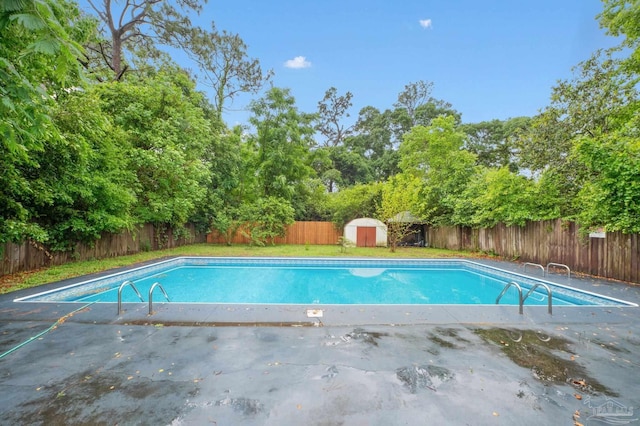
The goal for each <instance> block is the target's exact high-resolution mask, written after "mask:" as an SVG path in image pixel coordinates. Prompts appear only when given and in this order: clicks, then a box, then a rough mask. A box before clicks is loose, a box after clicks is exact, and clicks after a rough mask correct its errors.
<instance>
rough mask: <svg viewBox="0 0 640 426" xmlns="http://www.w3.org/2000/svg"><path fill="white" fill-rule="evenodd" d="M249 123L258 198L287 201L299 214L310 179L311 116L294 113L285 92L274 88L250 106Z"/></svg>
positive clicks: (296, 110) (311, 170)
mask: <svg viewBox="0 0 640 426" xmlns="http://www.w3.org/2000/svg"><path fill="white" fill-rule="evenodd" d="M250 110H251V112H252V113H253V115H252V116H251V118H250V119H249V122H250V123H251V124H252V125H253V126H254V127H255V130H256V133H255V135H252V136H251V138H250V142H251V143H252V144H253V145H254V146H255V147H256V148H255V150H256V157H255V163H254V170H255V173H256V179H257V182H258V188H259V194H260V196H261V197H276V198H281V199H284V200H288V201H289V202H290V203H292V205H294V208H295V209H296V214H297V215H298V214H299V213H301V210H302V207H303V206H302V204H303V202H304V199H305V198H306V197H308V195H309V194H308V192H307V191H306V187H305V180H306V179H307V178H309V177H311V176H312V173H313V169H312V168H311V167H310V166H309V162H308V160H309V149H310V147H311V146H312V144H313V139H312V137H313V134H314V130H313V126H312V122H313V119H314V116H313V115H311V114H305V113H301V112H299V111H298V109H297V108H296V106H295V99H294V97H293V96H291V94H290V93H289V90H288V89H280V88H277V87H274V88H272V89H270V90H269V91H268V92H267V93H266V95H265V96H264V97H263V98H261V99H259V100H256V101H253V102H252V103H251V106H250Z"/></svg>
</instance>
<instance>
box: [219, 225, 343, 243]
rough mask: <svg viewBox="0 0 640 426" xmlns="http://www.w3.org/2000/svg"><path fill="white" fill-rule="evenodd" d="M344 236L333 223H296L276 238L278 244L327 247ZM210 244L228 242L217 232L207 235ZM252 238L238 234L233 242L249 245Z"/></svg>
mask: <svg viewBox="0 0 640 426" xmlns="http://www.w3.org/2000/svg"><path fill="white" fill-rule="evenodd" d="M341 236H342V232H341V231H338V230H337V229H336V228H335V226H334V225H333V223H331V222H294V223H293V224H292V225H290V226H288V227H287V230H286V234H285V236H284V237H282V238H280V237H278V238H276V239H275V241H274V243H276V244H312V245H327V244H336V243H337V242H338V239H339V238H340V237H341ZM207 242H208V243H215V244H224V243H225V242H226V241H225V239H224V237H223V236H221V235H220V234H219V233H217V232H212V233H210V234H209V235H207ZM250 242H251V240H250V238H248V237H246V236H244V235H243V233H242V232H240V231H239V232H237V233H236V235H234V237H233V239H232V240H231V243H232V244H249V243H250Z"/></svg>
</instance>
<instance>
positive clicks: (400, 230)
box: [376, 173, 421, 252]
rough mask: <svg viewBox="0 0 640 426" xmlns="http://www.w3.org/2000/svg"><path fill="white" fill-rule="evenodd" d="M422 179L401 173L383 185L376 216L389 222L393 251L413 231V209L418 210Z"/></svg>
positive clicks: (390, 243) (388, 237)
mask: <svg viewBox="0 0 640 426" xmlns="http://www.w3.org/2000/svg"><path fill="white" fill-rule="evenodd" d="M420 188H421V182H420V179H418V178H417V177H415V176H413V175H409V174H405V173H399V174H397V175H395V176H393V177H391V178H389V180H387V181H386V182H385V183H384V185H383V186H382V202H381V203H380V206H379V208H378V211H377V215H376V217H377V218H378V219H379V220H380V221H382V222H384V223H386V224H387V239H388V241H389V248H390V250H391V251H392V252H394V251H395V250H396V247H397V246H398V244H399V243H400V242H401V241H402V240H403V239H404V238H405V237H407V236H408V235H410V234H412V233H413V230H412V225H413V222H412V221H411V220H409V219H410V218H411V217H413V215H412V213H411V212H412V211H416V210H417V206H418V198H419V194H420Z"/></svg>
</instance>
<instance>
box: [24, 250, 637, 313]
mask: <svg viewBox="0 0 640 426" xmlns="http://www.w3.org/2000/svg"><path fill="white" fill-rule="evenodd" d="M126 280H131V281H133V282H134V283H135V286H136V287H137V288H138V290H139V291H140V293H142V295H143V298H144V300H145V301H148V292H149V289H150V288H151V286H152V285H153V283H156V282H159V283H160V284H161V285H162V287H163V288H164V289H165V290H166V292H167V294H168V295H169V297H170V299H171V302H178V303H240V304H303V305H316V304H327V305H333V304H339V305H353V304H355V305H360V304H362V305H424V304H447V305H450V304H454V305H469V304H473V305H492V304H495V301H496V297H497V296H498V294H500V292H501V291H502V289H503V288H504V286H505V285H506V284H507V283H508V282H510V281H516V282H518V284H520V286H521V287H522V288H523V290H524V291H525V292H526V291H527V290H528V288H531V286H533V285H534V284H536V283H538V282H541V281H539V280H536V279H533V278H531V277H526V276H524V275H519V274H513V273H509V272H507V271H503V270H500V269H497V268H492V267H488V266H485V265H481V264H478V263H474V262H469V261H464V260H370V259H347V260H344V259H241V258H178V259H173V260H171V261H165V262H159V263H157V264H154V265H150V266H146V267H142V268H137V269H134V270H130V271H126V272H123V273H120V274H114V275H110V276H107V277H104V278H101V279H96V280H91V281H87V282H83V283H79V284H76V285H73V286H68V287H64V288H62V289H58V290H54V291H49V292H46V293H41V294H37V295H34V296H30V297H27V298H22V299H19V300H18V301H49V302H52V301H55V302H83V303H87V302H117V293H118V287H119V286H120V284H121V283H122V282H124V281H126ZM545 283H546V284H548V285H550V286H551V287H552V290H553V304H554V305H556V306H558V305H560V306H562V305H591V306H593V305H625V304H626V303H625V302H623V301H618V300H615V299H611V298H607V297H605V296H601V295H597V294H593V293H586V292H582V291H579V290H576V289H572V288H570V287H565V286H559V285H555V284H553V283H550V282H546V281H545ZM154 300H155V301H157V302H162V301H164V298H163V297H162V295H161V294H160V292H154ZM122 301H123V302H140V299H139V298H138V297H137V296H136V295H135V293H134V291H133V290H132V288H131V287H125V288H124V289H123V292H122ZM547 302H548V300H547V294H546V291H545V290H544V289H542V288H540V291H536V292H535V293H534V294H532V295H531V296H530V297H529V298H528V299H527V301H526V304H527V305H546V304H547ZM500 303H501V304H512V305H517V304H518V296H517V292H516V290H515V289H514V288H512V289H510V290H509V291H508V292H507V293H506V294H505V295H504V296H503V298H502V299H501V301H500Z"/></svg>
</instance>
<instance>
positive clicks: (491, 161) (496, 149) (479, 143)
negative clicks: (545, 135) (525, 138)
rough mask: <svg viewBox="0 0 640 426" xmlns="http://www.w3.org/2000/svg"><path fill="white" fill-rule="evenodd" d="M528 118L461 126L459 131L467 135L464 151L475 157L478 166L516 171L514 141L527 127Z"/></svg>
mask: <svg viewBox="0 0 640 426" xmlns="http://www.w3.org/2000/svg"><path fill="white" fill-rule="evenodd" d="M530 121H531V119H530V118H528V117H517V118H511V119H509V120H506V121H501V120H491V121H483V122H480V123H471V124H463V125H461V126H460V129H461V130H462V131H463V132H465V133H466V134H467V136H466V138H465V144H464V145H465V149H467V150H468V151H469V152H471V153H473V154H475V155H476V156H477V161H478V165H482V166H485V167H496V168H499V167H503V166H508V167H509V169H510V170H511V171H514V172H515V171H517V170H518V165H517V164H516V147H515V141H516V139H517V137H518V135H519V134H520V133H522V132H523V131H525V130H526V129H527V127H528V126H529V123H530Z"/></svg>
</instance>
